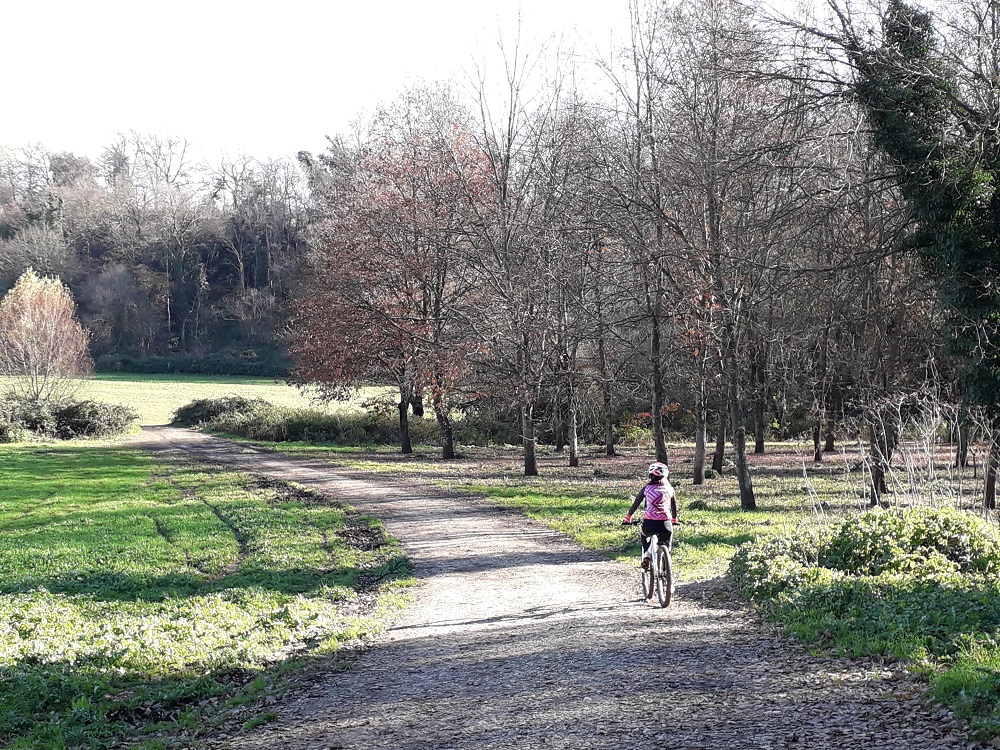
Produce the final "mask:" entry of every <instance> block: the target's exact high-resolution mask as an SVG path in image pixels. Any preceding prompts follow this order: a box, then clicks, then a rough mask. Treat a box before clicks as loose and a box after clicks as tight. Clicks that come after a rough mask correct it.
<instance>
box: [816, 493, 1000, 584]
mask: <svg viewBox="0 0 1000 750" xmlns="http://www.w3.org/2000/svg"><path fill="white" fill-rule="evenodd" d="M942 561H947V562H948V563H952V564H953V566H954V567H955V569H956V570H958V571H959V572H961V573H973V572H976V573H991V574H992V573H996V572H998V570H1000V543H998V542H997V539H996V538H995V537H994V535H993V533H992V531H991V530H990V528H989V527H988V526H987V525H986V524H985V523H984V522H983V521H982V520H981V519H979V518H977V517H975V516H973V515H971V514H969V513H963V512H961V511H957V510H953V509H933V508H923V509H911V510H905V511H901V510H873V511H869V512H867V513H864V514H862V515H861V516H859V517H858V518H857V520H856V521H854V522H853V523H845V524H844V525H843V526H842V527H841V529H840V531H839V533H838V534H837V535H836V536H835V537H834V538H833V539H832V540H831V542H830V545H829V547H828V549H826V550H825V552H824V554H823V557H822V559H821V561H820V564H821V565H822V566H824V567H827V568H835V569H837V570H842V571H844V572H845V573H850V574H852V575H873V576H874V575H879V574H881V573H884V572H890V573H906V572H909V571H911V570H919V569H920V568H921V567H923V566H927V565H930V564H931V563H932V562H933V563H935V564H936V565H938V566H940V565H941V564H942Z"/></svg>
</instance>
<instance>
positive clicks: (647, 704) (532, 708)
mask: <svg viewBox="0 0 1000 750" xmlns="http://www.w3.org/2000/svg"><path fill="white" fill-rule="evenodd" d="M137 445H138V446H140V447H143V448H146V449H148V450H154V451H166V452H167V453H168V454H174V455H176V456H178V457H179V456H186V457H188V458H193V459H195V460H199V461H207V462H219V463H224V464H227V465H230V466H233V467H236V468H239V469H242V470H246V471H252V472H257V473H262V474H268V475H271V476H274V477H276V478H279V479H283V480H286V481H295V482H299V483H301V484H304V485H307V486H309V487H313V488H315V489H318V490H321V491H324V492H327V493H330V494H332V495H334V496H336V497H337V498H338V499H341V500H343V501H345V502H347V503H349V504H351V505H354V506H355V507H357V508H358V509H359V510H361V511H362V512H364V513H366V514H369V515H373V516H377V517H379V518H382V519H383V520H384V521H385V523H386V526H387V528H388V530H389V532H390V533H391V534H393V535H394V536H396V537H397V538H399V539H401V540H402V542H403V546H404V548H405V550H406V552H407V554H408V555H409V556H410V557H411V559H412V560H413V562H414V563H415V566H416V568H415V572H416V576H417V578H418V580H419V584H418V586H417V588H416V590H415V596H414V601H413V603H412V604H411V605H410V606H409V607H408V608H406V610H405V611H403V612H402V613H401V614H400V615H399V616H398V618H397V620H396V621H395V622H393V623H391V624H390V628H389V630H388V631H387V632H386V633H385V634H384V636H383V637H382V638H381V639H380V641H379V642H378V643H376V644H375V645H374V647H373V648H372V649H371V650H370V651H369V652H367V653H366V654H364V655H363V656H362V657H361V658H359V660H358V661H357V663H356V664H355V666H354V669H352V670H351V671H349V672H345V673H342V674H336V675H332V676H330V677H328V678H325V679H324V681H323V682H320V683H317V684H314V685H312V686H311V687H310V688H309V689H308V690H307V691H306V692H305V693H304V694H301V695H299V696H297V697H296V698H295V700H293V701H292V702H289V703H287V704H284V705H281V706H279V707H278V709H277V710H278V713H279V718H278V719H277V720H276V721H275V722H273V723H271V724H269V725H267V726H265V727H262V728H260V729H258V730H255V731H254V732H252V733H250V734H248V735H247V736H245V737H242V738H240V739H238V740H232V741H231V742H230V743H229V744H226V745H225V747H231V748H234V749H235V748H240V749H246V750H251V749H257V750H264V749H265V748H267V749H271V748H281V749H282V750H306V749H308V750H320V749H324V750H326V749H333V748H345V749H346V748H350V749H352V750H354V749H356V750H362V749H365V750H368V749H373V748H393V749H396V750H404V749H406V750H445V749H448V750H464V749H466V748H469V749H470V750H471V749H473V748H474V749H475V750H483V748H572V749H573V750H585V749H589V748H594V749H596V748H609V749H610V748H615V749H616V750H626V749H630V748H636V749H638V748H643V749H646V748H652V747H659V746H664V747H670V748H672V750H683V749H684V748H712V749H720V748H755V749H765V748H802V749H804V748H816V749H819V748H824V749H825V748H834V747H843V748H862V747H864V748H869V749H886V750H896V749H899V750H904V749H905V750H913V748H919V749H920V750H931V749H933V748H973V747H979V746H978V745H973V744H967V743H964V742H963V741H962V739H961V727H959V726H958V725H956V724H954V723H953V721H952V720H951V718H950V716H949V715H948V714H947V712H945V711H943V710H942V709H940V708H936V707H934V706H933V705H931V704H928V703H927V702H925V701H924V700H923V699H922V698H920V696H919V693H920V687H919V685H917V684H916V683H914V682H913V681H912V680H911V679H910V678H909V677H907V676H906V675H905V674H903V673H899V672H896V673H893V672H892V671H890V670H889V669H886V668H884V667H883V668H878V667H875V666H873V665H871V664H868V663H865V662H852V661H847V660H838V659H826V658H815V657H811V656H809V655H808V654H807V653H806V652H805V651H804V650H803V649H801V648H800V647H798V646H796V645H794V644H792V643H790V642H789V640H788V639H787V638H784V637H782V636H779V635H777V634H775V633H773V632H771V631H770V630H768V629H767V628H764V627H763V626H761V625H760V623H759V621H758V620H757V619H756V618H754V617H753V616H751V615H749V614H747V613H746V612H745V611H744V610H743V609H742V608H740V607H739V606H738V605H736V604H734V603H731V602H730V601H729V600H728V599H727V598H726V596H725V595H724V592H721V587H720V585H719V584H718V583H714V584H713V583H708V584H706V583H700V584H699V583H694V584H681V585H679V586H678V592H677V595H676V597H675V601H674V603H672V604H671V605H670V607H669V608H668V609H666V610H661V609H660V608H659V607H656V606H652V605H650V604H647V603H645V602H644V601H642V600H641V597H640V594H639V589H638V573H637V571H638V568H637V567H636V568H633V567H631V566H623V565H621V564H619V563H616V562H614V561H610V560H608V559H606V558H603V557H600V556H598V555H596V554H594V553H592V552H589V551H587V550H585V549H583V548H582V547H580V546H579V545H578V544H576V543H574V542H572V541H570V540H569V539H567V538H566V537H565V536H563V535H561V534H559V533H557V532H554V531H551V530H549V529H547V528H546V527H544V526H541V525H540V524H537V523H534V522H532V521H530V520H528V519H526V518H524V517H523V516H521V515H520V514H518V513H516V512H514V511H511V510H509V509H503V508H498V507H497V506H495V505H493V504H492V503H491V502H490V501H489V500H487V499H482V498H475V497H469V496H467V495H461V494H451V493H448V492H447V491H444V490H441V489H437V488H430V487H426V486H422V485H419V484H417V483H405V484H403V483H395V482H393V483H388V482H385V481H384V480H380V478H379V477H377V476H375V475H360V474H358V473H357V472H351V471H349V470H346V469H343V468H338V467H336V466H334V465H331V464H329V463H326V462H323V461H314V460H300V459H293V458H288V457H284V456H281V455H278V454H275V453H270V452H259V451H256V450H252V449H249V448H246V447H244V446H239V445H235V444H233V443H229V442H227V441H224V440H220V439H217V438H213V437H210V436H206V435H203V434H200V433H195V432H190V431H186V430H178V429H173V428H153V429H149V430H147V431H145V432H144V434H143V436H142V437H141V438H140V439H139V440H138V441H137ZM623 505H624V501H623ZM682 575H683V572H682Z"/></svg>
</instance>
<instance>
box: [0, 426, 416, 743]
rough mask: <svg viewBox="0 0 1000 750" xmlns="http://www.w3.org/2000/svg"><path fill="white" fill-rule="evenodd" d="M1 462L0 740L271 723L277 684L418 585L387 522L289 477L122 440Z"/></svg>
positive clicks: (192, 731) (176, 739) (99, 738)
mask: <svg viewBox="0 0 1000 750" xmlns="http://www.w3.org/2000/svg"><path fill="white" fill-rule="evenodd" d="M0 466H2V467H3V468H2V469H0V498H2V501H0V529H2V530H3V533H2V534H0V676H2V679H0V746H4V747H11V748H28V747H44V748H63V747H94V748H99V747H120V746H122V745H123V744H126V743H127V744H129V746H130V747H144V748H155V747H167V746H175V745H176V744H178V743H179V744H180V745H181V746H185V747H188V746H190V745H189V744H187V743H189V742H191V741H193V738H194V737H196V736H198V735H199V733H201V732H203V731H205V730H206V728H208V727H211V726H213V725H214V724H217V723H218V722H222V721H229V722H230V723H231V722H233V721H235V722H236V725H237V727H239V726H243V725H250V726H252V725H254V724H257V723H261V722H264V721H266V720H267V719H268V717H269V716H270V715H269V714H268V713H267V712H266V711H264V712H263V713H262V709H261V708H260V706H259V703H258V699H261V698H263V697H264V696H266V695H268V694H271V693H273V692H274V691H275V690H280V689H281V685H282V684H283V683H282V680H279V679H278V676H279V675H282V674H285V673H287V672H288V671H289V669H291V668H292V667H293V666H295V665H302V664H305V663H307V662H309V661H310V657H313V656H317V655H324V654H332V653H336V652H338V651H340V650H341V649H344V648H345V646H349V645H350V644H352V643H354V642H357V641H358V640H359V639H364V638H366V637H367V636H368V635H370V634H371V633H373V632H375V631H377V630H378V629H379V628H380V626H381V623H382V621H383V620H384V612H385V608H386V607H390V606H395V605H396V604H398V600H399V598H400V593H401V591H402V589H401V588H400V587H401V585H402V584H403V583H405V581H406V580H407V577H408V563H407V561H406V560H405V558H404V557H403V555H402V553H401V551H400V549H399V547H398V545H397V543H396V542H395V541H394V540H392V539H388V538H386V536H385V534H384V533H383V530H382V528H381V525H380V523H379V522H378V521H377V520H375V519H370V518H364V517H359V516H358V515H357V514H356V513H355V512H353V511H352V510H351V509H350V508H347V507H345V506H343V505H340V504H338V503H337V502H336V501H335V500H330V499H327V498H323V497H320V496H318V495H315V494H313V493H311V492H307V491H304V490H302V489H301V488H297V487H294V486H289V485H285V484H283V483H277V482H272V481H266V480H262V479H260V478H258V477H253V476H248V475H245V474H238V473H235V472H231V471H219V470H218V469H217V468H213V469H212V470H211V471H207V470H205V469H203V468H200V467H197V466H184V467H176V466H168V465H163V464H159V463H156V462H154V461H153V460H152V459H151V458H150V457H149V456H147V455H146V454H143V453H141V452H138V451H133V450H129V449H128V448H127V445H122V444H118V445H115V444H112V443H103V444H102V443H63V444H58V445H56V444H46V445H30V446H28V445H20V446H0ZM292 671H293V672H294V671H295V670H294V669H293V670H292ZM234 717H235V718H234Z"/></svg>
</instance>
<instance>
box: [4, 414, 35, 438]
mask: <svg viewBox="0 0 1000 750" xmlns="http://www.w3.org/2000/svg"><path fill="white" fill-rule="evenodd" d="M30 439H31V433H30V432H28V431H27V430H26V429H24V427H22V426H21V425H19V424H15V423H12V422H8V421H7V420H6V419H4V418H2V417H0V443H23V442H26V441H28V440H30Z"/></svg>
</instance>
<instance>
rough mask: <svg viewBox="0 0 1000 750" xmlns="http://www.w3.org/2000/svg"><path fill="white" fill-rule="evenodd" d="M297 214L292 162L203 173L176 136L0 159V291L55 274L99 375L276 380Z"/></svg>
mask: <svg viewBox="0 0 1000 750" xmlns="http://www.w3.org/2000/svg"><path fill="white" fill-rule="evenodd" d="M308 207H309V199H308V194H307V192H306V186H305V183H304V180H303V176H302V173H301V170H300V169H299V168H298V166H297V164H296V162H295V161H294V160H287V161H274V162H260V161H257V160H254V159H252V158H249V157H240V158H237V159H225V160H222V161H220V162H219V163H218V164H215V165H208V164H204V163H201V162H198V161H196V160H195V159H194V158H192V157H191V156H190V146H189V144H188V143H187V142H185V141H184V140H182V139H173V138H162V137H155V136H143V135H139V134H130V135H128V136H122V137H120V138H119V139H118V140H117V141H116V142H115V143H113V144H111V145H110V146H108V147H107V148H106V149H105V150H104V151H103V153H102V154H101V156H100V157H99V158H98V159H97V160H96V161H92V160H90V159H89V158H86V157H82V156H77V155H74V154H70V153H53V152H50V151H48V150H47V149H46V148H44V147H43V146H40V145H36V146H30V147H25V148H20V149H9V150H5V151H0V290H6V289H9V288H11V287H12V286H13V284H14V281H15V280H16V279H17V278H18V277H19V276H20V275H21V273H22V272H23V271H24V270H25V269H27V268H33V269H34V270H35V271H36V272H37V273H40V274H45V275H56V276H59V277H60V278H61V279H62V280H63V281H64V282H66V283H67V284H68V285H69V286H70V288H71V289H72V291H73V294H74V297H75V299H76V300H77V302H78V305H79V313H80V317H81V320H82V321H83V323H84V324H85V325H86V327H87V328H88V329H89V330H90V332H91V347H92V351H93V354H94V356H95V358H96V359H97V362H98V365H99V366H101V365H102V364H103V366H104V367H105V368H110V369H126V370H129V369H139V370H142V369H143V368H147V369H149V368H151V369H153V370H154V371H155V370H157V369H165V370H168V371H169V370H173V369H185V368H190V367H191V365H192V362H193V363H196V364H197V363H199V362H200V363H202V367H204V368H206V369H207V370H211V369H212V368H215V370H217V371H218V372H234V373H235V372H239V371H240V370H241V369H242V370H245V371H246V372H247V373H248V374H249V373H253V372H255V373H256V374H265V375H271V374H278V373H280V372H282V371H283V370H284V369H285V368H286V367H287V364H288V362H287V356H286V355H285V354H284V345H283V344H282V342H281V340H280V330H281V325H282V314H281V309H282V305H283V304H284V303H285V302H287V301H288V300H289V299H290V294H291V290H292V288H293V287H294V283H295V277H296V273H297V269H298V268H299V263H300V260H301V258H302V257H303V254H304V250H305V247H306V238H305V231H306V227H307V223H308Z"/></svg>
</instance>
